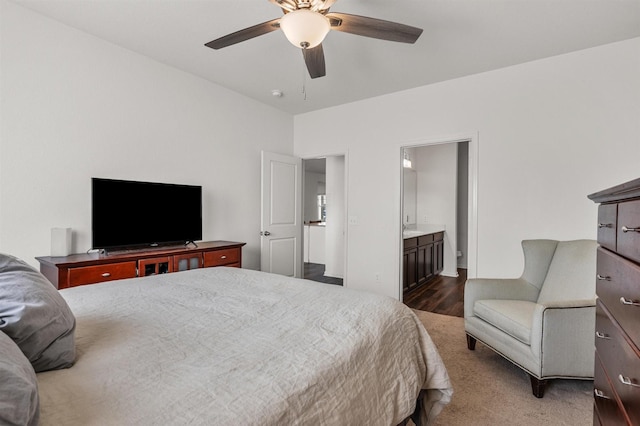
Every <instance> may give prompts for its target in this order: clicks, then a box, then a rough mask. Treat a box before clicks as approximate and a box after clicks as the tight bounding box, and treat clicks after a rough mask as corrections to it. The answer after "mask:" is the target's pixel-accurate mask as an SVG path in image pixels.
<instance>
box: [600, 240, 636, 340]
mask: <svg viewBox="0 0 640 426" xmlns="http://www.w3.org/2000/svg"><path fill="white" fill-rule="evenodd" d="M596 271H597V283H596V293H597V294H598V297H599V298H600V300H601V302H602V303H604V305H605V306H606V307H607V309H608V310H609V311H610V312H611V314H612V315H613V316H614V317H615V318H616V320H617V321H618V323H620V326H621V327H622V328H623V329H624V330H625V331H626V332H627V334H628V336H629V338H631V340H633V341H634V342H635V344H636V346H638V347H640V322H639V321H638V318H640V305H639V306H636V305H634V304H640V266H638V265H636V264H635V263H633V262H629V261H628V260H626V259H623V258H621V257H620V256H618V255H616V254H615V253H611V252H610V251H607V250H604V249H602V248H598V262H597V268H596Z"/></svg>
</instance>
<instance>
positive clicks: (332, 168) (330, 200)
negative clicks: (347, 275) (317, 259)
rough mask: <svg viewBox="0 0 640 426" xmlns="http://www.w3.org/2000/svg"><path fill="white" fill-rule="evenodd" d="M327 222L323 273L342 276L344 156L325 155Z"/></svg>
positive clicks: (337, 276) (329, 275) (330, 275)
mask: <svg viewBox="0 0 640 426" xmlns="http://www.w3.org/2000/svg"><path fill="white" fill-rule="evenodd" d="M326 164H327V173H326V176H327V222H326V246H325V257H324V258H325V269H324V275H326V276H328V277H336V278H344V217H345V208H344V198H345V194H344V186H345V181H344V173H345V162H344V156H330V157H327V163H326Z"/></svg>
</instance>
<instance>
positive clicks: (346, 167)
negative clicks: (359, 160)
mask: <svg viewBox="0 0 640 426" xmlns="http://www.w3.org/2000/svg"><path fill="white" fill-rule="evenodd" d="M327 157H344V217H343V218H342V220H343V222H344V223H343V229H344V254H343V257H344V259H343V261H344V271H343V277H342V286H343V287H345V288H347V287H348V286H349V280H348V275H349V263H348V262H347V260H348V253H349V250H348V245H349V227H348V226H347V218H348V217H349V202H348V201H349V151H348V150H347V151H344V152H333V153H330V154H316V155H308V156H305V157H300V158H301V159H302V199H303V200H304V189H305V182H304V180H305V163H304V162H305V160H314V159H317V158H327ZM301 215H302V219H304V201H303V203H302V212H301ZM300 223H301V226H302V227H303V228H302V229H301V232H302V244H301V245H300V246H301V247H302V248H303V249H304V244H305V241H304V220H301V221H300ZM303 254H304V253H301V255H300V259H301V265H300V267H301V268H302V269H301V271H302V274H303V276H304V256H303Z"/></svg>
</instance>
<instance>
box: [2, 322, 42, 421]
mask: <svg viewBox="0 0 640 426" xmlns="http://www.w3.org/2000/svg"><path fill="white" fill-rule="evenodd" d="M0 377H1V378H2V379H1V380H0V424H2V425H26V426H32V425H33V426H36V425H37V424H38V420H39V418H40V405H39V404H40V402H39V401H40V400H39V399H38V381H37V379H36V373H35V372H34V371H33V367H32V366H31V364H29V360H27V358H25V356H24V354H23V353H22V351H20V348H18V346H17V345H16V344H15V343H14V342H13V340H11V338H10V337H9V336H7V335H6V334H4V333H3V332H1V331H0Z"/></svg>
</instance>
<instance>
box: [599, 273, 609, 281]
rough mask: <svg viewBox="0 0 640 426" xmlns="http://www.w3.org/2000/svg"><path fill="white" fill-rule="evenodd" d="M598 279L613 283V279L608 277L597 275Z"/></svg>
mask: <svg viewBox="0 0 640 426" xmlns="http://www.w3.org/2000/svg"><path fill="white" fill-rule="evenodd" d="M596 278H597V279H598V280H600V281H611V277H610V276H608V275H600V274H598V275H596Z"/></svg>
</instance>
